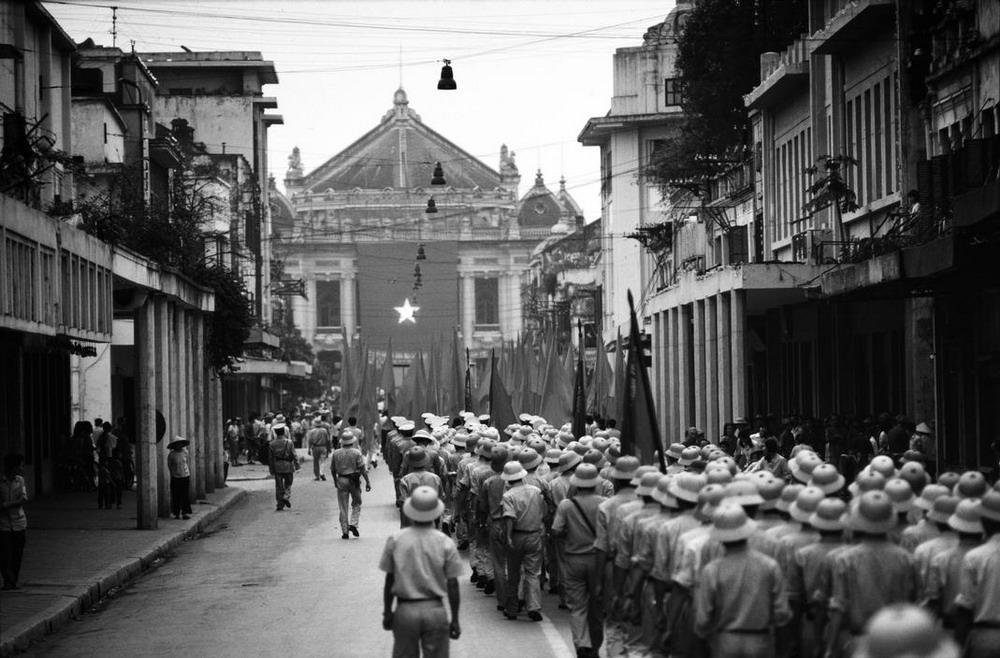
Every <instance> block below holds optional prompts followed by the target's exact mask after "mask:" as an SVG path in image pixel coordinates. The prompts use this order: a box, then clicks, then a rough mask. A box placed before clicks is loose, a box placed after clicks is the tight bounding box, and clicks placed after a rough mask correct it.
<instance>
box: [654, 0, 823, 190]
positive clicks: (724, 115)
mask: <svg viewBox="0 0 1000 658" xmlns="http://www.w3.org/2000/svg"><path fill="white" fill-rule="evenodd" d="M806 25H807V3H806V2H805V0H700V1H699V2H698V3H696V4H695V5H694V7H693V8H692V10H691V12H690V13H689V14H688V16H687V20H686V22H685V25H684V29H683V32H682V33H681V36H680V39H679V40H678V44H677V74H678V77H679V78H680V87H681V91H682V94H683V97H682V101H681V106H682V108H683V109H684V119H683V122H684V125H683V127H682V128H681V129H680V130H679V131H678V132H677V134H676V138H675V139H673V140H670V143H668V144H667V146H666V147H665V148H664V149H663V150H662V151H660V152H659V153H658V157H657V158H656V159H655V161H654V163H653V166H652V167H651V171H650V172H649V174H650V175H651V177H652V178H653V179H654V180H656V181H657V182H658V183H659V184H660V185H661V187H663V188H670V187H676V186H678V185H682V186H683V185H692V186H694V187H696V186H697V185H698V184H699V183H700V182H701V181H703V180H704V179H705V178H706V177H709V176H712V175H713V174H716V173H718V172H719V171H720V170H721V169H724V168H725V167H726V166H728V165H729V164H731V163H732V161H733V160H741V159H743V158H744V157H745V156H746V153H747V152H749V147H750V146H751V145H750V134H749V123H748V117H747V110H746V107H745V106H744V104H743V96H744V95H745V94H747V93H749V92H750V91H751V90H752V89H753V88H754V87H755V86H756V85H757V84H758V83H759V82H760V64H759V59H760V57H759V56H760V54H761V53H763V52H767V51H780V50H782V49H784V48H785V47H787V46H788V45H789V44H790V43H791V42H792V41H793V40H794V39H795V38H796V37H798V36H799V35H800V34H801V33H802V32H805V30H806Z"/></svg>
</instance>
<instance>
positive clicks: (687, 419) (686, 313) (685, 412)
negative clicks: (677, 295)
mask: <svg viewBox="0 0 1000 658" xmlns="http://www.w3.org/2000/svg"><path fill="white" fill-rule="evenodd" d="M678 311H679V312H678V314H677V333H678V336H679V337H680V341H679V342H678V345H677V361H678V363H679V364H680V368H679V373H678V374H679V376H678V379H679V384H680V386H678V388H677V390H678V394H679V395H678V400H677V404H678V411H679V412H680V413H678V415H677V419H678V420H679V421H680V425H678V429H680V431H681V433H680V434H679V435H678V436H683V435H684V430H686V429H687V428H688V427H691V421H692V419H691V404H690V400H691V310H690V309H689V308H688V305H687V304H684V305H682V306H680V307H679V308H678Z"/></svg>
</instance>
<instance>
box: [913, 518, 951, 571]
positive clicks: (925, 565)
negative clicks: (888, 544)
mask: <svg viewBox="0 0 1000 658" xmlns="http://www.w3.org/2000/svg"><path fill="white" fill-rule="evenodd" d="M957 544H958V535H957V534H956V533H954V532H951V531H948V532H943V533H941V535H940V536H938V537H935V538H933V539H928V540H927V541H925V542H924V543H922V544H920V545H919V546H917V548H916V549H914V551H913V557H914V558H916V560H917V573H918V574H919V575H920V582H922V583H926V582H927V577H928V575H929V574H930V570H931V562H932V561H933V560H934V556H935V555H937V554H938V553H941V552H944V551H946V550H948V549H949V548H953V547H954V546H956V545H957Z"/></svg>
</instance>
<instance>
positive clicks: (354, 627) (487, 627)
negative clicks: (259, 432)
mask: <svg viewBox="0 0 1000 658" xmlns="http://www.w3.org/2000/svg"><path fill="white" fill-rule="evenodd" d="M257 468H259V467H257ZM247 470H249V469H247V468H246V467H240V469H234V470H233V471H231V475H233V476H234V477H238V476H239V475H241V471H247ZM234 484H235V485H238V486H243V487H245V488H247V489H248V490H250V496H248V497H247V498H246V499H245V500H244V502H242V503H240V504H239V505H237V506H236V507H235V508H233V510H232V511H231V512H230V513H229V514H225V515H223V516H222V517H221V518H220V520H219V521H218V522H217V523H216V524H215V525H214V526H212V527H210V528H209V530H208V531H207V532H206V533H204V534H203V535H201V536H200V537H199V538H198V539H196V540H194V541H191V542H187V543H185V544H183V545H182V547H181V548H180V549H179V550H177V551H176V552H175V553H174V554H173V555H172V556H171V557H170V558H169V559H167V560H165V561H164V562H163V563H162V564H161V565H160V566H158V567H156V568H154V569H152V570H150V571H149V572H148V573H146V574H145V575H144V576H142V577H140V578H139V579H138V580H136V581H134V582H133V583H132V584H131V585H130V586H128V587H126V588H124V589H123V590H122V591H120V592H118V594H117V595H114V596H112V597H111V598H110V599H108V600H106V601H105V602H103V603H102V604H101V605H100V606H99V607H98V608H97V609H95V610H92V611H91V612H89V613H87V614H86V615H84V616H83V618H82V619H81V620H79V621H76V622H72V623H71V624H70V625H68V626H66V627H65V628H63V629H62V630H60V631H59V632H58V633H56V634H55V635H52V636H50V637H49V638H48V639H47V640H46V641H44V642H42V643H41V644H39V645H37V646H35V647H33V648H32V654H33V655H39V656H70V655H103V654H107V652H108V651H109V649H113V651H114V652H115V653H116V654H119V655H126V656H128V655H143V656H146V655H171V656H176V655H188V656H208V655H211V656H246V655H259V656H268V655H281V654H283V653H292V654H294V655H307V656H314V655H315V656H319V655H324V656H331V655H333V656H388V655H390V653H391V651H392V634H391V633H388V632H386V631H383V630H382V628H381V609H382V582H383V574H382V572H381V571H379V570H378V568H377V563H378V559H379V555H380V554H381V550H382V546H383V543H384V541H385V538H386V536H387V535H388V534H389V533H391V532H392V531H393V530H395V529H396V528H398V525H399V524H398V516H397V513H396V508H395V506H394V505H393V504H392V496H391V492H392V482H391V480H390V478H389V475H388V473H387V471H386V469H385V466H381V467H380V468H378V469H376V470H375V471H373V473H372V487H373V490H372V492H371V493H370V494H368V495H367V498H366V499H365V506H364V510H363V511H362V515H361V525H360V531H361V537H360V538H359V539H353V538H352V539H350V540H347V541H345V540H342V539H341V538H340V528H339V525H338V523H337V502H336V497H335V494H334V488H333V484H332V482H330V481H326V482H314V481H313V479H312V467H311V464H310V463H308V462H307V463H306V464H304V465H303V468H302V470H300V471H299V472H298V474H297V476H296V481H295V484H294V487H293V493H292V504H293V508H292V509H291V510H285V511H284V512H280V513H279V512H275V511H274V498H273V495H274V494H273V480H247V481H241V482H235V483H234ZM469 573H471V572H469ZM460 582H461V583H462V608H461V617H460V620H461V624H462V637H461V638H460V639H459V640H457V641H453V642H452V644H451V647H452V655H454V656H482V655H496V654H498V653H500V651H501V650H500V648H501V647H502V652H503V653H504V654H505V655H521V656H572V655H573V652H572V643H571V641H570V638H569V627H568V614H567V613H566V611H564V610H558V609H557V608H556V600H555V597H553V596H551V595H546V596H545V601H544V603H545V608H544V611H543V613H544V616H545V620H544V621H543V622H541V623H531V622H529V621H527V620H524V619H522V620H518V621H507V620H505V619H504V618H503V617H502V616H501V615H500V614H499V613H498V612H497V611H496V609H495V601H494V599H493V597H487V596H484V595H483V594H482V593H481V592H480V591H478V590H476V589H475V588H474V587H473V586H472V585H470V584H469V581H468V578H467V577H463V578H462V579H461V580H460ZM491 647H492V649H491Z"/></svg>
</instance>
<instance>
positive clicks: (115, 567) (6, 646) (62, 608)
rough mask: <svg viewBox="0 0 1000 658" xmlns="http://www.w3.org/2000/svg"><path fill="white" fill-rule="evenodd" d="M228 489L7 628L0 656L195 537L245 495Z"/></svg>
mask: <svg viewBox="0 0 1000 658" xmlns="http://www.w3.org/2000/svg"><path fill="white" fill-rule="evenodd" d="M232 489H233V491H234V492H235V493H234V494H233V495H232V496H231V497H229V498H228V499H226V500H224V501H222V503H220V504H219V505H217V506H215V507H213V508H212V509H210V510H209V511H208V512H207V513H206V514H205V515H204V516H202V517H201V518H199V519H198V521H197V522H196V523H195V524H194V525H192V526H190V527H187V528H184V529H183V530H179V531H178V532H176V533H175V534H173V535H171V536H169V537H166V538H164V539H161V540H160V541H158V542H156V544H155V545H153V546H152V547H151V548H150V549H149V550H147V551H145V552H144V553H143V554H142V555H139V556H134V557H127V558H124V559H123V560H121V561H120V562H117V563H115V564H112V565H111V566H109V567H108V568H107V569H105V570H104V571H102V572H100V573H98V574H97V576H96V577H95V579H94V581H93V582H91V583H90V584H88V585H83V586H82V588H81V589H80V590H78V591H77V592H75V593H71V594H68V595H66V596H65V600H63V601H59V602H57V603H54V604H52V605H51V606H49V607H48V608H47V609H46V610H44V611H43V612H41V613H39V614H37V615H35V616H34V617H32V618H31V619H28V620H26V621H24V622H21V623H20V624H16V625H15V626H14V627H13V628H12V629H9V630H11V632H10V634H9V637H7V638H6V639H4V640H3V643H2V644H0V656H13V655H15V654H16V653H19V652H23V651H27V649H28V648H29V646H30V645H31V643H32V642H37V641H38V640H40V639H42V638H43V637H45V636H46V635H49V634H51V633H54V632H55V631H56V630H58V629H59V628H60V627H61V626H64V625H66V624H67V623H68V622H69V621H70V620H72V619H77V618H79V617H80V616H81V615H82V614H83V612H84V611H86V610H87V609H89V608H90V607H92V606H94V605H96V604H97V603H98V602H99V601H100V600H101V599H103V598H105V597H106V596H107V595H108V593H109V592H110V591H111V590H112V588H115V587H120V586H122V585H124V584H126V583H128V582H130V581H131V580H133V579H135V578H136V577H137V576H140V575H142V573H143V572H145V571H146V570H148V569H149V567H150V566H152V564H153V562H154V561H155V560H156V559H157V558H159V557H160V556H162V555H163V554H165V553H169V552H170V551H171V550H173V549H174V548H176V547H177V546H179V545H180V544H182V543H183V542H184V541H185V540H186V539H190V538H192V537H194V536H196V535H197V534H198V533H200V532H201V531H202V530H203V529H204V528H205V527H206V526H208V525H209V524H211V523H213V522H214V521H215V520H216V519H217V518H219V517H220V516H221V515H222V514H223V513H225V512H226V511H228V510H229V508H230V507H232V506H234V505H236V503H238V502H240V501H242V500H243V499H244V498H246V497H247V496H248V495H249V494H248V493H247V491H246V489H240V488H239V487H232Z"/></svg>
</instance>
